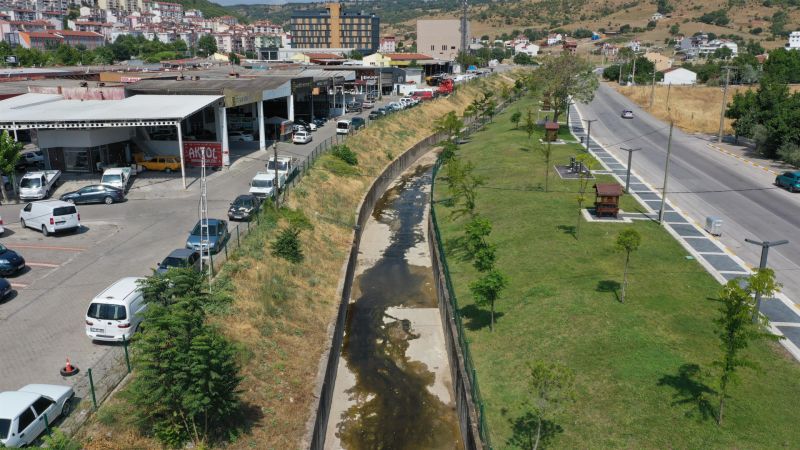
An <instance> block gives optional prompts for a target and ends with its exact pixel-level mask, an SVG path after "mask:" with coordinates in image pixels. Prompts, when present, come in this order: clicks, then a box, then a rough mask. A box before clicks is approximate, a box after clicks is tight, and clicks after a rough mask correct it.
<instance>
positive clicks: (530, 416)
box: [506, 411, 564, 448]
mask: <svg viewBox="0 0 800 450" xmlns="http://www.w3.org/2000/svg"><path fill="white" fill-rule="evenodd" d="M508 422H509V423H510V424H511V429H512V432H513V434H512V435H511V437H510V438H508V441H507V442H506V444H507V445H508V446H510V447H514V448H533V444H534V442H536V428H537V427H538V423H537V420H536V415H535V414H534V413H532V412H530V411H528V412H526V413H525V414H523V415H521V416H519V417H516V418H509V419H508ZM563 432H564V429H563V428H562V427H561V425H559V424H557V423H554V422H553V421H551V420H543V421H542V431H541V435H540V437H539V448H547V447H548V444H549V443H550V442H551V441H552V440H553V438H554V437H556V435H558V434H561V433H563Z"/></svg>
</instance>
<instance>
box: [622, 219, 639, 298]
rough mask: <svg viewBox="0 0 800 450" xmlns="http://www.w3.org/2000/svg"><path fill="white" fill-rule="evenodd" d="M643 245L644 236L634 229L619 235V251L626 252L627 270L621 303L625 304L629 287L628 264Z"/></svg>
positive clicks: (623, 273)
mask: <svg viewBox="0 0 800 450" xmlns="http://www.w3.org/2000/svg"><path fill="white" fill-rule="evenodd" d="M641 243H642V236H641V235H640V234H639V232H638V231H636V230H634V229H633V228H626V229H624V230H622V231H620V232H619V234H618V235H617V242H616V246H617V249H618V250H620V251H623V252H625V269H624V271H623V272H622V294H621V295H620V299H619V301H620V303H625V289H626V288H627V287H628V263H629V262H630V260H631V253H632V252H635V251H636V250H638V249H639V245H640V244H641Z"/></svg>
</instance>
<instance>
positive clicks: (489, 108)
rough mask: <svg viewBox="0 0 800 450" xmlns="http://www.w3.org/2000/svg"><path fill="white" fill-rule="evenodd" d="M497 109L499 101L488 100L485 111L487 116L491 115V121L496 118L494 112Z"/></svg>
mask: <svg viewBox="0 0 800 450" xmlns="http://www.w3.org/2000/svg"><path fill="white" fill-rule="evenodd" d="M496 111H497V102H495V101H494V100H487V101H486V106H484V109H483V113H484V115H486V116H489V122H491V121H492V119H494V114H495V112H496Z"/></svg>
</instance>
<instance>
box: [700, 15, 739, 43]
mask: <svg viewBox="0 0 800 450" xmlns="http://www.w3.org/2000/svg"><path fill="white" fill-rule="evenodd" d="M697 20H699V21H700V22H703V23H707V24H709V25H719V26H725V25H727V24H728V23H729V22H730V21H731V19H730V18H728V13H727V12H725V10H724V9H718V10H716V11H711V12H708V13H705V14H703V15H702V16H700V17H699V18H698V19H697ZM709 39H711V37H709Z"/></svg>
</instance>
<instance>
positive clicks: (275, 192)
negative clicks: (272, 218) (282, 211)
mask: <svg viewBox="0 0 800 450" xmlns="http://www.w3.org/2000/svg"><path fill="white" fill-rule="evenodd" d="M272 157H273V158H275V162H274V166H275V186H273V187H272V196H273V197H274V198H275V210H276V211H277V210H278V208H279V207H280V198H279V197H280V193H279V192H278V188H279V186H278V185H279V184H280V180H279V179H278V140H277V139H276V140H275V142H274V143H273V144H272Z"/></svg>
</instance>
